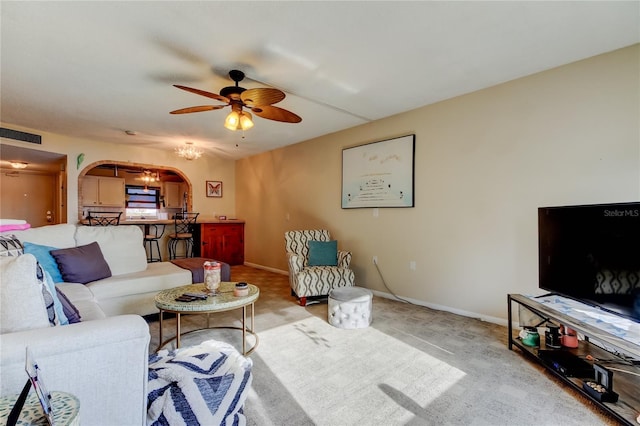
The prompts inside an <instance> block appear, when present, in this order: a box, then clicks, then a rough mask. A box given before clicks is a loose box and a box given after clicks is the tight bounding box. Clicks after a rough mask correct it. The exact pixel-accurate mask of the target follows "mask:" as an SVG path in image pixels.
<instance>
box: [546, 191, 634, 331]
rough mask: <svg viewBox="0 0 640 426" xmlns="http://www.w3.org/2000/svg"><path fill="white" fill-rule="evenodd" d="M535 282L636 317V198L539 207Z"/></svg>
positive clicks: (582, 300)
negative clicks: (613, 201) (626, 200)
mask: <svg viewBox="0 0 640 426" xmlns="http://www.w3.org/2000/svg"><path fill="white" fill-rule="evenodd" d="M538 250H539V262H538V263H539V287H540V288H542V289H544V290H547V291H549V292H552V293H556V294H560V295H562V296H566V297H570V298H572V299H576V300H579V301H581V302H584V303H587V304H590V305H593V306H598V307H600V308H602V309H604V310H607V311H609V312H612V313H615V314H618V315H621V316H624V317H626V318H630V319H633V320H635V321H638V322H640V202H638V203H636V202H633V203H617V204H595V205H581V206H563V207H540V208H539V209H538Z"/></svg>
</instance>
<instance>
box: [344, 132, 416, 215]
mask: <svg viewBox="0 0 640 426" xmlns="http://www.w3.org/2000/svg"><path fill="white" fill-rule="evenodd" d="M414 156H415V134H412V135H407V136H402V137H398V138H394V139H387V140H383V141H379V142H372V143H368V144H365V145H359V146H355V147H352V148H345V149H343V150H342V208H343V209H357V208H366V207H414V198H413V197H414V167H415V158H414Z"/></svg>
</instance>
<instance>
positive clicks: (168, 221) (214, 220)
mask: <svg viewBox="0 0 640 426" xmlns="http://www.w3.org/2000/svg"><path fill="white" fill-rule="evenodd" d="M80 223H81V224H82V225H88V224H89V221H88V220H87V219H83V220H81V221H80ZM173 223H174V220H173V219H121V220H120V225H173ZM196 223H197V224H200V223H244V220H238V219H225V220H220V219H218V218H215V217H213V218H212V217H204V218H202V219H201V218H200V216H198V220H197V222H196Z"/></svg>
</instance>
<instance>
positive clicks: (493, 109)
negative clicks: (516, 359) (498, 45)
mask: <svg viewBox="0 0 640 426" xmlns="http://www.w3.org/2000/svg"><path fill="white" fill-rule="evenodd" d="M639 64H640V48H639V46H638V45H636V46H633V47H631V48H626V49H622V50H619V51H615V52H612V53H609V54H605V55H601V56H598V57H594V58H591V59H588V60H584V61H581V62H577V63H574V64H570V65H567V66H563V67H560V68H556V69H553V70H549V71H546V72H542V73H539V74H535V75H532V76H529V77H526V78H522V79H519V80H515V81H512V82H509V83H506V84H501V85H499V86H495V87H492V88H489V89H486V90H482V91H479V92H475V93H471V94H468V95H465V96H461V97H458V98H455V99H451V100H448V101H444V102H441V103H438V104H435V105H431V106H427V107H424V108H420V109H417V110H414V111H410V112H407V113H404V114H400V115H397V116H394V117H391V118H387V119H384V120H379V121H376V122H373V123H369V124H367V125H363V126H360V127H357V128H353V129H350V130H347V131H342V132H339V133H336V134H332V135H328V136H324V137H321V138H317V139H314V140H310V141H307V142H303V143H300V144H297V145H294V146H290V147H286V148H283V149H279V150H275V151H271V152H267V153H264V154H261V155H256V156H253V157H250V158H247V159H243V160H240V161H238V162H237V165H236V185H237V193H236V197H237V208H238V216H239V217H241V218H243V219H245V220H246V221H247V224H246V232H245V235H246V240H245V241H246V249H245V258H246V260H247V262H248V263H252V264H257V265H263V266H266V267H269V268H274V269H279V270H286V269H287V266H286V258H285V253H284V237H283V234H284V232H285V231H286V230H291V229H301V228H306V229H308V228H316V227H317V228H321V227H322V228H324V227H326V228H328V229H329V230H330V231H331V233H332V235H333V237H334V238H336V239H338V240H339V246H340V247H341V248H344V249H349V250H351V251H352V252H353V267H354V269H355V272H356V284H357V285H359V286H364V287H368V288H371V289H374V290H378V291H382V292H388V290H387V289H385V288H384V286H383V282H382V278H381V276H380V275H379V274H378V272H377V271H376V269H375V267H374V265H373V264H372V260H371V259H372V256H374V255H375V256H377V257H378V263H379V268H380V271H381V272H382V276H384V279H385V280H386V283H387V285H388V286H389V288H391V289H392V290H393V292H395V293H396V294H398V295H400V296H402V297H405V298H410V299H414V300H415V301H419V303H422V304H426V305H428V306H434V307H443V308H446V309H448V310H451V311H454V312H459V313H463V314H468V315H474V316H479V317H483V318H487V319H490V320H493V321H499V322H500V321H501V319H504V318H506V295H507V293H528V294H532V293H538V292H539V290H538V288H537V286H538V284H537V280H538V269H537V268H538V266H537V208H538V207H540V206H549V205H570V204H589V203H608V202H623V201H637V200H640V130H639V117H640V108H639V105H640V84H639V75H640V67H639ZM380 101H381V102H384V99H383V98H381V100H380ZM305 120H313V117H305ZM410 133H415V135H416V170H415V182H416V185H415V186H416V193H415V204H416V207H415V208H409V209H380V210H379V216H378V217H374V215H373V209H355V210H342V209H341V208H340V191H341V150H342V149H343V148H345V147H350V146H354V145H360V144H364V143H367V142H373V141H377V140H382V139H388V138H391V137H396V136H401V135H406V134H410ZM412 261H414V262H415V263H416V269H415V270H411V269H410V267H409V265H410V262H412Z"/></svg>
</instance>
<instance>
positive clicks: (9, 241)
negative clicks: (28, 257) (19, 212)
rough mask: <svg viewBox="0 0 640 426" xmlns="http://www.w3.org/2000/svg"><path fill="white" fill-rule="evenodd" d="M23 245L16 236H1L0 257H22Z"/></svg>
mask: <svg viewBox="0 0 640 426" xmlns="http://www.w3.org/2000/svg"><path fill="white" fill-rule="evenodd" d="M23 253H24V250H23V249H22V243H20V240H19V239H18V238H17V237H16V236H15V235H0V256H20V255H21V254H23Z"/></svg>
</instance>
